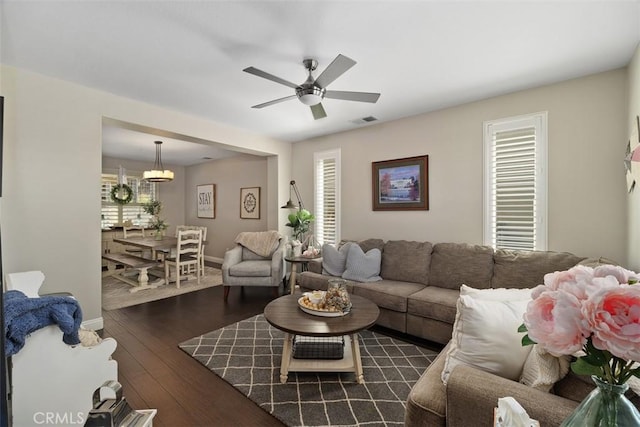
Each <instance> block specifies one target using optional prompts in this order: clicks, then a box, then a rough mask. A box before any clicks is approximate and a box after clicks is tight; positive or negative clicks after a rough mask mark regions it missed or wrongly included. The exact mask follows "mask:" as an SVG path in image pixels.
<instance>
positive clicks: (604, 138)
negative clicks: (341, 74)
mask: <svg viewBox="0 0 640 427" xmlns="http://www.w3.org/2000/svg"><path fill="white" fill-rule="evenodd" d="M625 92H626V69H620V70H616V71H611V72H606V73H602V74H597V75H593V76H589V77H585V78H580V79H575V80H570V81H567V82H563V83H560V84H555V85H551V86H546V87H541V88H536V89H531V90H526V91H521V92H517V93H512V94H508V95H504V96H499V97H495V98H491V99H487V100H484V101H480V102H474V103H470V104H466V105H462V106H458V107H454V108H449V109H445V110H441V111H436V112H432V113H427V114H423V115H419V116H415V117H410V118H405V119H401V120H397V121H393V122H387V123H381V124H377V125H371V126H367V127H363V128H360V129H357V130H354V131H350V132H344V133H340V134H335V135H330V136H326V137H321V138H315V139H312V140H308V141H304V142H300V143H296V144H294V149H293V154H294V164H293V172H294V175H293V177H294V179H296V182H297V183H298V185H299V186H300V191H301V193H302V196H303V199H304V201H305V204H306V205H308V206H309V207H311V208H312V209H313V198H312V192H313V180H312V178H313V176H312V175H313V152H314V151H322V150H327V149H331V148H336V147H339V148H341V151H342V169H341V173H342V199H341V202H342V217H341V221H342V236H341V237H342V238H353V239H359V238H365V237H380V238H383V239H407V240H429V241H431V242H468V243H473V244H482V242H483V226H482V217H483V184H482V182H483V122H484V121H486V120H493V119H499V118H504V117H511V116H517V115H521V114H527V113H535V112H539V111H548V114H549V115H548V120H549V122H548V128H549V175H548V177H549V198H548V205H549V209H548V211H549V215H548V230H549V233H548V234H549V238H548V248H549V249H550V250H555V251H570V252H573V253H575V254H579V255H584V256H607V257H610V258H613V259H616V260H620V262H624V261H625V260H626V247H625V245H626V209H625V205H626V200H625V183H624V175H623V174H622V172H621V168H622V157H623V150H622V148H621V147H622V145H621V142H622V141H624V140H625V138H626V136H625V135H626V128H627V126H626V122H627V113H626V96H625ZM383 96H384V94H383ZM381 102H382V98H381ZM423 154H427V155H429V204H430V209H429V211H415V212H407V211H405V212H379V211H378V212H373V211H372V210H371V162H373V161H379V160H388V159H396V158H401V157H409V156H417V155H423Z"/></svg>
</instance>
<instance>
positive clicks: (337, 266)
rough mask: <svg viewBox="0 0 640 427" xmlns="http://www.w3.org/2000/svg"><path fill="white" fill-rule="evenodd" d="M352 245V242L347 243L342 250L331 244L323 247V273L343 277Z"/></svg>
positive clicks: (341, 247)
mask: <svg viewBox="0 0 640 427" xmlns="http://www.w3.org/2000/svg"><path fill="white" fill-rule="evenodd" d="M351 245H352V243H351V242H347V243H345V244H344V245H342V246H340V248H336V247H335V246H333V245H329V244H324V245H322V273H323V274H329V275H331V276H338V277H341V276H342V274H343V273H344V270H345V267H346V263H347V254H348V252H349V247H350V246H351Z"/></svg>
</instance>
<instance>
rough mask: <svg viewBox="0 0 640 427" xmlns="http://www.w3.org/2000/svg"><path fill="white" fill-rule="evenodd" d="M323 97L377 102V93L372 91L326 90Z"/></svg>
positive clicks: (378, 96) (378, 95)
mask: <svg viewBox="0 0 640 427" xmlns="http://www.w3.org/2000/svg"><path fill="white" fill-rule="evenodd" d="M324 97H325V98H332V99H342V100H345V101H358V102H377V101H378V98H380V94H379V93H372V92H348V91H344V90H328V91H326V92H325V94H324Z"/></svg>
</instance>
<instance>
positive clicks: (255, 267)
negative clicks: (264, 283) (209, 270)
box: [229, 260, 271, 277]
mask: <svg viewBox="0 0 640 427" xmlns="http://www.w3.org/2000/svg"><path fill="white" fill-rule="evenodd" d="M229 275H230V276H240V277H269V276H271V260H264V261H258V260H252V261H242V262H239V263H238V264H235V265H232V266H231V267H230V268H229Z"/></svg>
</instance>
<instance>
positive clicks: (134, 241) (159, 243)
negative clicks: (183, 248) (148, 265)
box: [113, 236, 178, 259]
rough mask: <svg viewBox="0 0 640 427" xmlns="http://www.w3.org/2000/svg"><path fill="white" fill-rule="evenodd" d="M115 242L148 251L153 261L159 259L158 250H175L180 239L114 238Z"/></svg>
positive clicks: (149, 237)
mask: <svg viewBox="0 0 640 427" xmlns="http://www.w3.org/2000/svg"><path fill="white" fill-rule="evenodd" d="M113 241H114V242H115V243H120V244H122V245H127V246H135V247H137V248H142V249H147V250H149V251H151V259H157V257H156V255H157V251H158V250H163V249H171V248H175V247H176V245H177V244H178V238H177V237H172V236H162V239H156V237H155V236H145V237H126V238H125V237H114V238H113Z"/></svg>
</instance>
